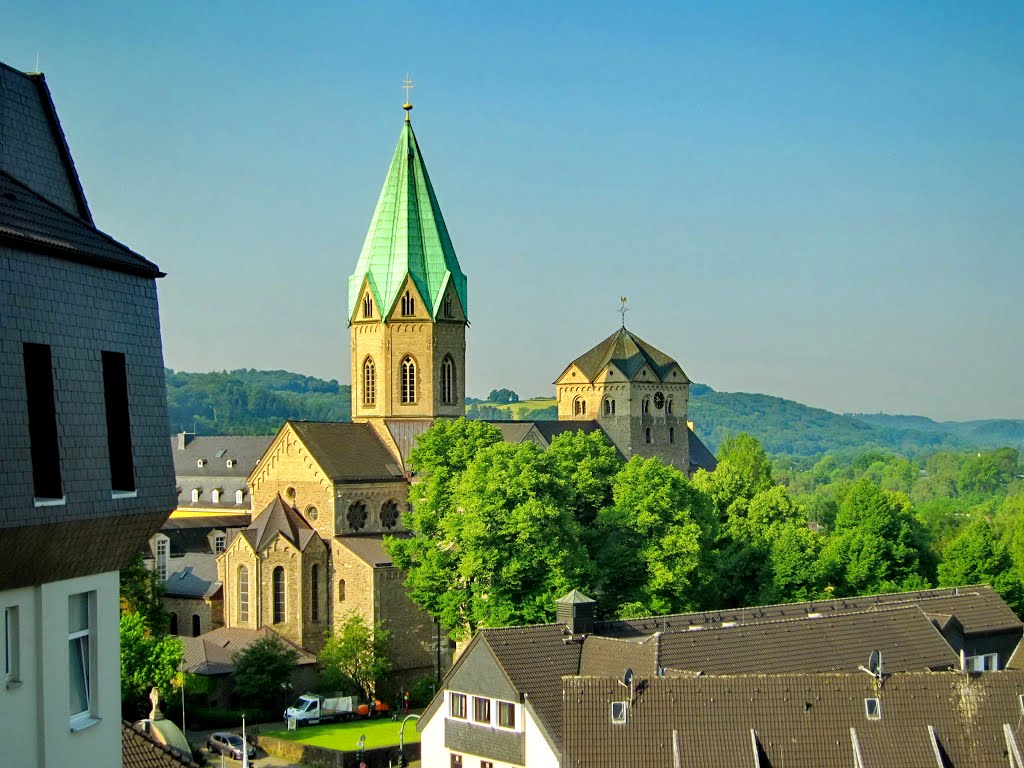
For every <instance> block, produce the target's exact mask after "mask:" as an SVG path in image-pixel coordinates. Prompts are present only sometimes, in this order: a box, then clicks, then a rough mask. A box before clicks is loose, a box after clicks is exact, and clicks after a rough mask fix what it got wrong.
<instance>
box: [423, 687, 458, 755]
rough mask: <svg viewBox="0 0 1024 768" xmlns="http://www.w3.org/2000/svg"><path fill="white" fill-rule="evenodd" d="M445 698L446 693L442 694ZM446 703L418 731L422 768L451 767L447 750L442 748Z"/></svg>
mask: <svg viewBox="0 0 1024 768" xmlns="http://www.w3.org/2000/svg"><path fill="white" fill-rule="evenodd" d="M444 695H445V696H447V692H446V693H445V694H444ZM446 706H447V703H445V704H442V705H441V708H440V709H438V710H437V711H436V712H434V714H433V716H432V717H431V718H430V719H429V720H428V721H427V724H426V725H425V726H423V730H422V731H420V762H421V763H422V764H423V765H424V766H428V765H439V766H442V768H447V766H449V765H451V761H450V760H449V753H448V750H447V749H445V748H444V712H445V707H446Z"/></svg>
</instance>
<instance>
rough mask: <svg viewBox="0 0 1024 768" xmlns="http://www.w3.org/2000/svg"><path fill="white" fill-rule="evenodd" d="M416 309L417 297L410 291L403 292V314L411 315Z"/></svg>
mask: <svg viewBox="0 0 1024 768" xmlns="http://www.w3.org/2000/svg"><path fill="white" fill-rule="evenodd" d="M415 311H416V299H414V298H413V297H412V294H411V293H410V292H409V291H406V292H405V293H404V294H402V314H403V315H405V316H407V317H408V316H409V315H411V314H413V313H415Z"/></svg>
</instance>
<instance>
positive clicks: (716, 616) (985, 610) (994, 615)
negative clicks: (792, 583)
mask: <svg viewBox="0 0 1024 768" xmlns="http://www.w3.org/2000/svg"><path fill="white" fill-rule="evenodd" d="M900 604H905V605H916V606H918V607H919V608H920V609H921V610H922V611H924V612H925V613H929V614H931V613H936V614H939V613H941V614H947V615H955V616H956V618H957V620H958V621H959V622H960V623H961V624H962V625H963V628H964V632H965V634H968V635H971V634H978V633H991V632H997V631H1012V630H1022V629H1024V623H1022V622H1021V620H1020V619H1018V618H1017V616H1016V615H1015V614H1014V613H1013V611H1012V610H1010V608H1009V606H1008V605H1006V603H1005V602H1003V600H1002V598H1000V597H999V595H998V593H996V591H995V590H994V589H992V587H990V586H988V585H985V584H980V585H970V586H965V587H943V588H939V589H925V590H917V591H913V592H893V593H889V594H884V595H864V596H860V597H844V598H836V599H834V600H813V601H809V602H804V603H783V604H779V605H762V606H754V607H749V608H729V609H723V610H720V611H702V612H697V613H681V614H674V615H670V616H652V617H647V618H639V619H618V620H614V621H604V622H598V623H597V625H596V627H595V632H596V633H597V634H602V635H611V636H631V635H633V636H635V635H648V634H651V633H653V632H659V631H667V630H671V629H679V628H680V627H689V626H693V625H702V626H707V627H714V626H720V625H721V624H722V623H723V622H732V621H735V622H739V623H752V622H760V621H773V620H778V619H786V618H800V617H805V616H806V615H807V614H808V613H821V614H823V615H826V616H828V615H831V614H838V613H853V612H859V611H867V610H872V609H876V608H879V607H895V606H897V605H900Z"/></svg>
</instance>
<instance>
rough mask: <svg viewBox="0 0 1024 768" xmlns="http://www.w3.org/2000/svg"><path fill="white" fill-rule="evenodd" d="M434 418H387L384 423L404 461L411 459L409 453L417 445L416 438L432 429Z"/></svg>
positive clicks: (404, 462)
mask: <svg viewBox="0 0 1024 768" xmlns="http://www.w3.org/2000/svg"><path fill="white" fill-rule="evenodd" d="M433 423H434V420H433V419H385V420H384V424H385V426H387V428H388V432H389V433H390V434H391V439H392V440H394V441H395V445H396V446H397V447H398V452H399V454H400V455H401V457H402V463H403V464H406V463H408V461H409V454H410V453H411V452H412V450H413V448H415V447H416V438H418V437H419V436H420V435H421V434H423V433H424V432H426V431H427V430H428V429H430V426H431V425H432V424H433Z"/></svg>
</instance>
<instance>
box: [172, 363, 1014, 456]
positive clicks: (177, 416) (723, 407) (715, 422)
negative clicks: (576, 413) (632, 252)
mask: <svg viewBox="0 0 1024 768" xmlns="http://www.w3.org/2000/svg"><path fill="white" fill-rule="evenodd" d="M349 391H350V388H349V386H348V385H346V384H338V382H337V381H324V380H323V379H317V378H315V377H312V376H303V375H301V374H297V373H291V372H289V371H257V370H253V369H242V370H237V371H221V372H214V373H185V372H175V371H172V370H169V369H168V370H167V404H168V410H169V413H170V430H171V432H178V431H181V430H189V431H192V430H193V429H195V430H197V431H198V432H199V434H206V435H211V434H229V435H259V434H263V435H269V434H273V433H275V432H276V431H277V430H278V429H279V428H280V427H281V424H283V423H284V421H285V420H286V419H309V420H314V421H348V419H349V418H350V394H349ZM467 400H469V401H470V403H471V405H470V407H469V410H468V412H469V415H470V416H471V417H473V416H475V417H477V418H484V419H537V420H540V419H554V418H557V415H558V410H557V407H556V406H555V401H554V400H553V399H552V398H539V397H538V398H534V399H532V400H523V401H521V402H516V403H510V404H499V403H489V402H485V401H480V400H475V399H470V398H467ZM689 416H690V419H691V420H692V421H693V422H695V428H696V430H697V434H698V435H700V436H701V438H702V439H703V440H704V442H705V443H707V446H708V448H710V449H711V450H712V451H716V450H717V449H718V445H719V443H721V441H722V439H723V438H724V437H726V436H727V435H730V434H735V433H737V432H748V433H750V434H752V435H753V436H754V437H756V438H757V439H758V440H760V441H761V443H762V444H763V445H764V447H765V449H766V450H767V451H768V452H769V453H772V454H788V455H795V456H813V455H816V454H820V453H825V452H832V453H835V452H839V451H845V450H849V451H860V450H863V449H865V448H884V449H888V450H891V451H896V452H898V453H902V454H904V455H907V456H919V455H922V454H929V453H934V452H935V451H937V450H940V449H945V448H949V449H960V450H962V449H968V448H996V447H1001V446H1010V447H1014V448H1021V449H1024V420H995V419H994V420H988V421H966V422H950V421H946V422H937V421H933V420H931V419H927V418H924V417H922V416H889V415H886V414H838V413H832V412H831V411H826V410H823V409H821V408H811V407H809V406H806V405H803V404H801V403H797V402H794V401H793V400H786V399H784V398H781V397H772V396H770V395H760V394H748V393H744V392H716V391H715V390H714V389H712V388H711V387H708V386H707V385H704V384H693V385H692V387H691V388H690V410H689Z"/></svg>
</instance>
